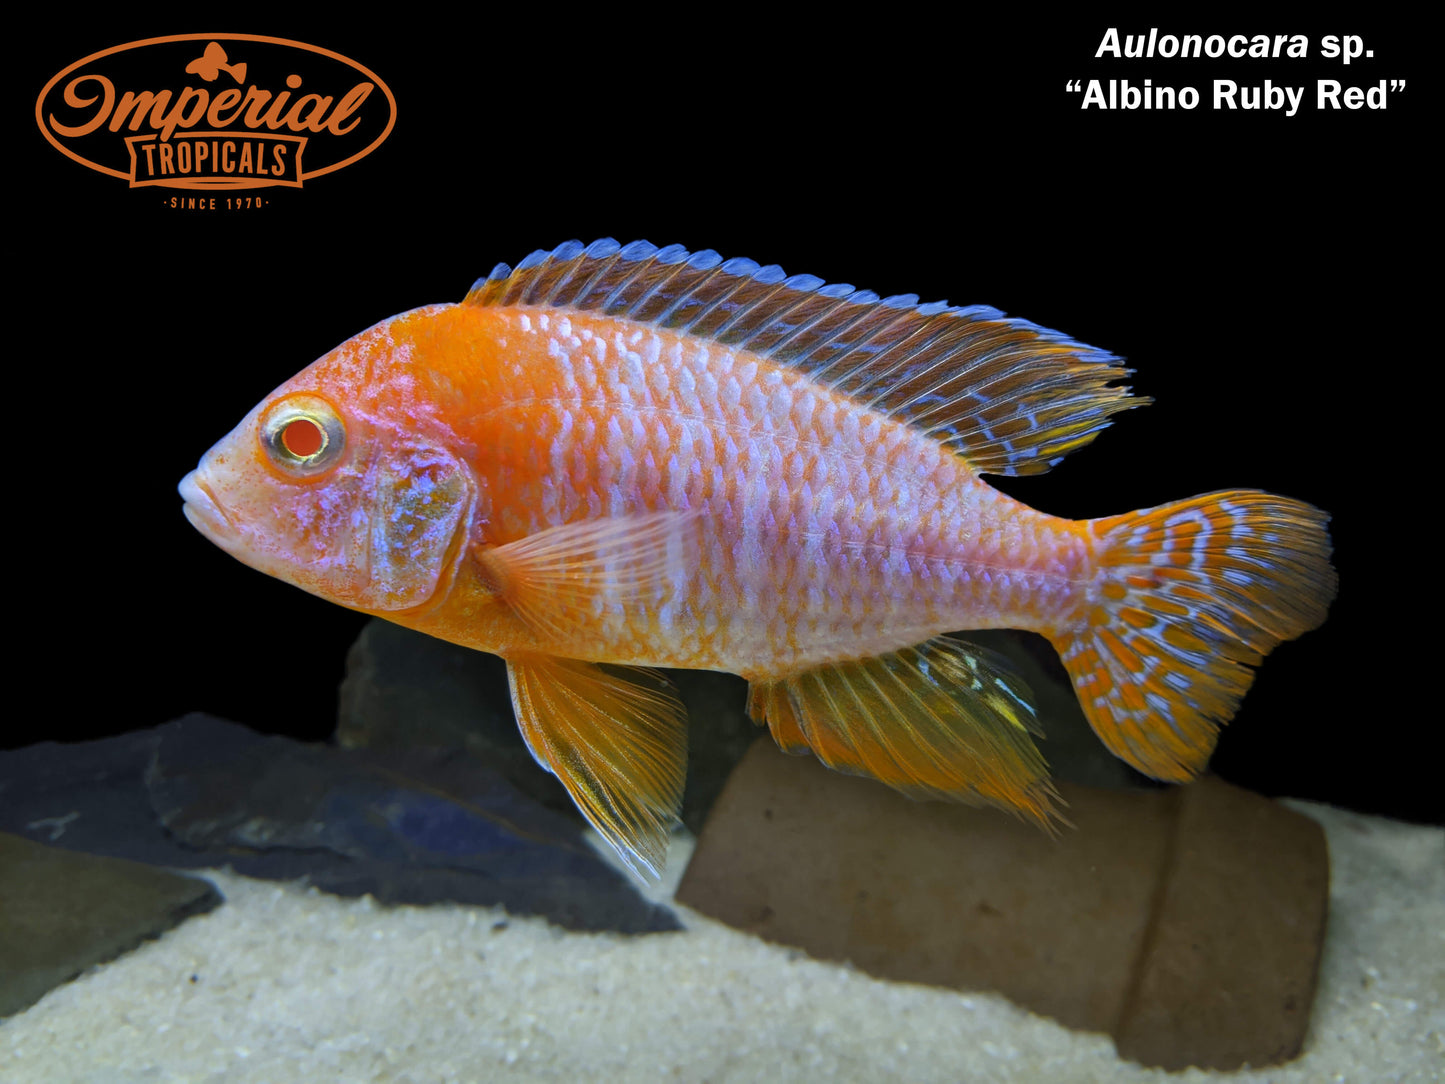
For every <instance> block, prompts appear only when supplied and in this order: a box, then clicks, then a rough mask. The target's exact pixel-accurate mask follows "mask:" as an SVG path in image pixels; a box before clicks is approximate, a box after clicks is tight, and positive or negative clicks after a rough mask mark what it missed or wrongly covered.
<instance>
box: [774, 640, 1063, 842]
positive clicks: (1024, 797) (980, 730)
mask: <svg viewBox="0 0 1445 1084" xmlns="http://www.w3.org/2000/svg"><path fill="white" fill-rule="evenodd" d="M1026 696H1027V690H1026V689H1025V688H1024V687H1023V685H1022V683H1021V682H1019V680H1018V679H1017V678H1015V677H1013V676H1012V675H1009V674H1008V673H1007V671H1006V669H1005V667H1004V664H1003V663H1002V661H1001V660H998V659H996V658H995V657H994V656H992V655H990V654H989V653H986V652H984V651H982V650H981V649H978V648H975V647H973V646H971V645H969V644H965V643H962V642H960V641H958V640H954V639H951V638H949V637H945V636H939V637H935V638H934V639H932V640H928V641H926V642H924V643H922V644H918V645H917V646H915V647H910V648H904V649H903V650H901V651H894V652H890V653H889V654H887V655H880V656H877V657H875V658H868V659H858V660H853V661H848V662H840V663H833V664H830V665H827V666H822V667H818V668H815V669H813V670H808V671H806V672H804V673H801V674H794V675H791V676H788V677H785V678H780V679H776V680H773V681H760V682H755V683H754V684H753V687H752V690H751V693H750V696H749V699H748V711H749V714H751V715H752V717H753V718H754V719H756V720H757V721H758V722H763V721H766V722H767V723H768V726H769V728H770V729H771V730H772V732H773V737H774V739H775V740H776V741H777V742H778V744H779V745H780V746H781V747H782V748H783V749H784V750H785V751H786V752H794V753H796V752H802V751H803V750H804V749H805V748H807V749H811V750H812V751H813V753H814V754H815V755H816V756H817V757H818V759H819V760H821V761H822V762H823V763H824V764H826V765H828V767H830V768H833V769H835V770H837V771H842V772H848V773H850V774H852V775H866V776H869V777H871V778H873V779H877V780H879V781H880V782H883V783H887V784H888V785H889V786H890V787H893V788H894V789H895V790H898V791H900V792H902V793H903V794H906V795H908V796H909V797H913V798H934V799H939V798H941V799H945V800H949V801H956V802H965V803H968V804H971V805H979V804H987V805H994V806H999V807H1002V808H1004V809H1008V810H1011V811H1013V812H1015V813H1017V814H1019V815H1020V816H1022V817H1024V818H1025V819H1027V820H1030V821H1033V822H1034V823H1036V824H1038V825H1040V826H1041V827H1043V828H1045V829H1046V830H1052V827H1053V821H1054V820H1055V819H1057V820H1062V818H1061V817H1060V816H1059V814H1058V812H1057V810H1056V808H1055V803H1056V802H1057V800H1058V795H1057V793H1056V792H1055V790H1054V788H1053V786H1052V784H1051V783H1050V782H1049V778H1048V766H1047V765H1046V764H1045V763H1044V759H1043V757H1042V756H1041V755H1040V754H1039V751H1038V749H1037V748H1036V747H1035V745H1034V743H1033V740H1032V739H1031V737H1030V734H1031V733H1037V732H1038V731H1037V724H1036V722H1035V719H1034V714H1033V709H1032V708H1031V707H1030V706H1029V703H1028V701H1027V700H1026V699H1025V697H1026Z"/></svg>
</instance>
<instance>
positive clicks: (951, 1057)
mask: <svg viewBox="0 0 1445 1084" xmlns="http://www.w3.org/2000/svg"><path fill="white" fill-rule="evenodd" d="M1291 804H1292V805H1294V807H1295V808H1297V809H1300V810H1301V811H1302V812H1304V813H1307V814H1308V815H1310V816H1312V817H1315V818H1316V819H1317V820H1319V821H1320V823H1321V824H1323V825H1324V827H1325V830H1326V833H1327V835H1328V838H1329V847H1330V859H1331V865H1332V883H1331V899H1330V920H1329V934H1328V938H1327V942H1326V947H1325V954H1324V961H1323V965H1322V970H1321V975H1320V984H1319V991H1318V995H1317V997H1316V1001H1315V1007H1314V1015H1313V1018H1312V1022H1311V1027H1310V1035H1309V1039H1308V1041H1307V1045H1306V1049H1305V1053H1304V1055H1303V1056H1302V1057H1301V1058H1299V1059H1298V1060H1296V1061H1294V1062H1292V1063H1290V1064H1288V1065H1285V1066H1278V1067H1273V1068H1267V1069H1261V1070H1255V1071H1251V1070H1245V1071H1241V1072H1237V1073H1229V1074H1219V1073H1205V1072H1201V1071H1198V1070H1189V1071H1186V1072H1184V1073H1177V1074H1167V1073H1163V1072H1159V1071H1156V1070H1149V1069H1144V1068H1141V1067H1139V1066H1137V1065H1133V1064H1131V1063H1129V1062H1125V1061H1122V1060H1120V1059H1119V1057H1118V1055H1117V1054H1116V1053H1115V1051H1114V1047H1113V1044H1112V1042H1111V1041H1110V1040H1109V1039H1108V1038H1107V1037H1106V1036H1103V1035H1095V1034H1085V1033H1079V1032H1074V1031H1070V1030H1068V1029H1066V1028H1063V1027H1061V1026H1059V1025H1057V1024H1055V1023H1053V1022H1052V1021H1050V1020H1047V1019H1044V1018H1041V1017H1037V1016H1034V1015H1032V1014H1030V1013H1028V1012H1025V1011H1023V1010H1021V1009H1018V1008H1015V1007H1014V1006H1013V1005H1011V1004H1010V1003H1009V1002H1007V1001H1005V1000H1003V999H1002V998H999V997H996V996H992V995H988V994H960V993H956V992H952V991H948V990H940V989H933V988H928V987H922V986H911V985H906V984H901V983H893V982H884V981H879V980H876V979H873V978H870V977H868V976H867V975H864V974H862V973H859V972H857V971H854V970H852V969H850V968H847V967H842V966H838V965H836V964H831V963H822V962H817V961H814V960H811V959H809V958H807V957H806V956H804V955H803V954H801V953H799V952H796V951H793V950H789V949H787V948H782V947H779V946H776V945H769V944H766V943H764V942H762V941H759V940H757V939H755V938H753V937H751V936H748V935H746V934H742V933H738V932H736V931H734V930H732V929H729V928H728V927H725V926H722V925H719V924H718V923H715V922H712V921H710V920H708V919H705V918H703V917H701V916H699V915H697V914H695V913H693V912H690V911H687V910H685V909H684V910H682V911H681V912H680V913H681V916H682V919H683V921H684V923H685V924H686V926H687V930H686V932H684V933H676V934H657V935H652V936H645V937H619V936H613V935H596V934H576V933H564V932H562V931H560V930H558V929H555V928H553V927H551V926H548V925H547V924H546V923H545V922H543V921H541V920H539V919H529V918H516V917H511V916H508V915H506V914H505V913H504V912H502V911H499V910H487V909H479V908H466V907H455V906H447V907H431V908H414V907H396V908H385V907H381V906H378V905H376V904H375V903H373V902H372V901H370V900H369V899H363V900H360V901H356V900H343V899H337V898H335V897H333V896H327V895H323V894H321V893H319V892H317V891H315V890H312V889H307V888H304V887H300V886H293V885H277V884H273V883H270V882H265V881H254V880H249V879H247V878H244V877H238V876H235V875H234V874H231V873H227V872H213V873H209V874H207V876H208V877H210V878H211V880H212V881H213V882H214V883H215V884H216V886H217V887H218V888H219V889H220V891H221V892H222V893H223V894H224V895H225V897H226V904H225V905H224V906H223V907H221V908H220V909H218V910H217V911H215V912H213V913H211V914H209V915H205V916H203V917H199V918H195V919H192V920H190V921H188V922H186V923H185V924H183V925H182V926H181V927H179V928H178V929H176V930H174V931H172V932H171V933H169V934H167V935H166V936H165V937H164V938H162V939H161V940H159V941H157V942H154V943H151V944H148V945H146V946H144V947H142V948H140V949H138V950H137V951H135V952H133V953H131V954H130V955H128V956H125V957H124V958H122V959H120V960H117V961H115V962H113V963H110V964H108V965H106V966H104V967H101V968H98V969H95V970H94V971H92V972H90V973H89V974H87V975H84V976H82V977H81V978H80V979H78V980H77V981H75V982H72V983H69V984H67V985H65V986H63V987H60V988H59V989H57V990H54V991H52V992H51V993H50V994H49V995H47V996H46V997H45V998H44V999H43V1000H42V1001H41V1002H40V1003H38V1004H37V1005H35V1006H34V1007H32V1008H31V1009H29V1010H27V1011H26V1012H24V1013H22V1014H20V1015H19V1016H17V1017H15V1018H13V1019H11V1020H9V1021H6V1022H4V1023H3V1024H0V1081H4V1082H5V1084H28V1082H36V1084H40V1082H44V1084H58V1082H71V1081H74V1082H86V1084H90V1082H94V1084H102V1082H103V1084H130V1082H141V1081H144V1082H146V1084H162V1082H167V1084H168V1082H173V1081H198V1082H199V1081H207V1082H211V1081H257V1082H267V1084H286V1082H292V1081H298V1082H299V1081H306V1082H314V1081H396V1082H416V1084H422V1082H426V1084H439V1082H443V1081H488V1080H547V1081H551V1080H567V1081H576V1080H597V1081H710V1082H716V1084H722V1082H726V1081H802V1080H807V1081H817V1080H849V1081H884V1080H906V1081H947V1082H958V1081H970V1082H994V1081H999V1082H1003V1081H1050V1082H1074V1081H1079V1082H1083V1081H1146V1080H1147V1081H1177V1082H1189V1081H1198V1080H1206V1079H1207V1080H1221V1081H1222V1080H1231V1081H1232V1080H1239V1081H1270V1082H1273V1084H1288V1082H1294V1081H1300V1082H1306V1081H1308V1082H1311V1084H1314V1082H1321V1081H1349V1082H1354V1081H1359V1082H1361V1084H1364V1082H1375V1081H1411V1082H1414V1081H1420V1082H1424V1081H1438V1080H1442V1079H1445V1075H1442V1073H1445V831H1442V830H1441V829H1439V828H1428V827H1418V826H1413V825H1406V824H1399V823H1396V822H1392V821H1386V820H1381V819H1379V818H1374V817H1366V816H1360V815H1357V814H1353V813H1348V812H1343V811H1340V810H1335V809H1330V808H1328V807H1324V806H1318V805H1312V804H1308V803H1291ZM686 850H687V844H686V842H685V841H680V842H679V844H678V846H677V848H676V849H675V851H674V854H673V855H672V857H671V860H670V866H671V868H672V869H674V870H677V869H680V868H681V866H682V865H683V864H684V862H685V860H686ZM661 891H662V893H663V894H664V895H666V893H667V892H668V891H669V887H668V886H663V888H662V890H661ZM1087 935H1088V933H1087V930H1080V936H1087Z"/></svg>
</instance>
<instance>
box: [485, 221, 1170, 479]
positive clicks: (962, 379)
mask: <svg viewBox="0 0 1445 1084" xmlns="http://www.w3.org/2000/svg"><path fill="white" fill-rule="evenodd" d="M466 304H470V305H490V306H513V305H519V306H543V307H548V308H559V309H573V310H576V311H586V312H596V313H599V314H601V315H605V316H611V317H616V318H619V319H626V320H634V321H638V322H640V323H648V324H653V325H655V326H657V327H662V328H667V329H670V330H673V331H678V332H684V333H686V334H689V335H696V336H699V337H702V338H706V339H710V340H712V341H714V342H718V343H721V344H723V345H726V346H728V347H731V348H733V349H739V350H748V351H751V352H753V353H755V354H758V355H760V356H762V357H766V358H769V359H771V360H772V361H775V362H777V363H779V364H783V365H787V366H790V367H792V368H796V369H798V370H800V371H802V372H804V373H807V374H808V375H809V376H810V377H811V378H812V379H814V380H816V381H818V382H820V383H822V384H825V385H826V386H828V387H830V388H832V389H834V390H835V391H838V392H840V393H842V394H845V395H848V396H850V397H851V398H853V399H854V400H856V401H857V402H859V403H861V404H863V405H865V406H867V407H870V408H872V409H875V410H878V411H880V412H882V413H885V414H888V415H890V416H892V417H895V418H898V419H900V420H903V421H906V422H908V423H909V424H911V425H913V426H915V427H917V428H919V429H922V430H923V431H924V432H926V433H928V434H929V435H930V436H933V437H935V438H936V439H937V440H939V441H941V442H943V443H944V444H946V445H948V446H949V447H951V448H953V449H954V450H955V451H956V452H958V453H959V454H960V455H962V456H963V457H964V458H966V459H967V460H968V461H969V463H970V464H971V465H972V466H973V468H974V469H975V470H977V471H980V472H982V473H985V474H1010V475H1017V474H1041V473H1043V472H1044V471H1046V470H1048V469H1049V468H1050V467H1052V466H1054V464H1056V463H1058V462H1059V460H1061V459H1062V458H1063V457H1064V456H1065V455H1067V454H1068V453H1069V452H1071V451H1073V450H1074V449H1076V448H1081V447H1083V446H1084V445H1085V444H1087V443H1089V441H1091V440H1093V439H1094V437H1095V436H1096V435H1097V434H1098V432H1099V431H1100V430H1101V429H1103V428H1105V427H1106V426H1107V425H1108V424H1109V422H1110V417H1111V415H1113V414H1115V413H1117V412H1118V411H1121V410H1126V409H1128V408H1129V407H1133V406H1139V405H1141V404H1143V403H1147V402H1148V401H1149V400H1148V399H1147V398H1143V397H1137V396H1133V395H1130V393H1129V389H1128V388H1127V387H1122V386H1119V385H1116V384H1114V383H1113V381H1116V380H1119V379H1122V378H1123V377H1125V376H1127V375H1128V374H1129V373H1130V372H1131V371H1132V370H1130V369H1127V368H1125V367H1124V365H1123V364H1122V362H1121V360H1120V359H1119V358H1117V357H1115V356H1114V355H1113V354H1109V353H1107V352H1105V351H1102V350H1096V349H1094V348H1093V347H1091V346H1085V345H1083V344H1082V343H1077V342H1074V341H1073V340H1072V339H1070V338H1069V337H1068V336H1067V335H1063V334H1060V333H1059V332H1057V331H1050V330H1048V329H1047V328H1042V327H1039V326H1038V325H1036V324H1031V323H1029V322H1028V321H1026V320H1016V319H1010V318H1008V317H1006V316H1004V315H1003V313H1001V312H999V311H998V310H997V309H992V308H989V307H987V306H983V305H973V306H968V307H960V306H956V305H948V304H946V303H944V302H941V301H939V302H930V303H928V304H922V305H920V304H919V303H918V297H917V295H914V294H901V295H897V296H894V297H887V298H880V297H879V296H878V295H877V294H875V293H872V292H871V291H867V290H855V289H854V288H853V287H852V286H850V285H847V284H844V283H833V284H831V285H828V284H825V283H824V282H823V280H822V279H819V278H816V277H815V276H812V275H792V276H789V275H785V274H784V273H783V270H782V268H780V267H778V266H777V265H769V266H767V267H760V266H759V265H758V264H756V263H754V262H753V261H752V260H743V259H732V260H724V259H723V258H722V257H721V256H719V255H718V254H717V253H716V252H713V251H712V250H710V249H708V250H704V251H702V252H688V251H687V250H686V249H684V248H683V247H682V246H680V245H668V246H667V247H666V248H658V247H657V246H656V245H652V244H649V243H648V242H646V241H633V242H632V243H631V244H628V245H619V244H618V243H617V242H616V241H614V240H612V239H611V238H604V239H602V240H600V241H594V242H593V243H592V244H590V245H586V246H583V245H582V244H581V243H580V242H577V241H568V242H566V243H565V244H562V245H558V246H557V247H556V248H555V249H553V250H551V251H550V252H548V251H545V250H538V251H536V252H534V253H532V254H531V255H530V256H528V257H527V258H526V259H524V260H523V261H522V262H521V263H520V264H518V265H517V267H516V268H515V269H513V268H510V267H508V266H507V265H506V264H498V265H497V266H496V267H495V268H494V269H493V270H492V273H491V274H490V275H488V276H487V277H486V278H484V279H478V280H477V282H476V283H475V284H473V286H472V289H471V291H470V292H469V293H468V294H467V297H466Z"/></svg>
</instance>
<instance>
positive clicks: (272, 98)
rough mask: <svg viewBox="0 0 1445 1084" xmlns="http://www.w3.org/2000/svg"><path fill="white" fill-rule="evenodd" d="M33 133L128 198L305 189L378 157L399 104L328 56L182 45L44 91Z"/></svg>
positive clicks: (261, 44) (96, 62) (96, 66)
mask: <svg viewBox="0 0 1445 1084" xmlns="http://www.w3.org/2000/svg"><path fill="white" fill-rule="evenodd" d="M35 122H36V123H37V124H38V125H40V130H41V132H43V133H44V134H45V138H46V139H48V140H50V142H51V144H52V145H54V147H55V149H56V150H58V151H60V153H61V154H63V155H65V156H66V157H68V158H73V159H74V160H75V161H77V162H79V163H80V164H81V165H83V166H85V167H87V168H88V169H93V170H96V171H97V172H99V173H106V174H109V175H110V176H112V177H120V178H123V179H124V180H126V181H128V182H129V183H130V186H131V187H132V188H141V187H147V186H160V187H164V188H200V189H226V188H268V187H272V186H275V185H284V186H288V187H291V188H300V187H301V185H302V183H303V182H305V181H308V180H311V179H313V178H315V177H322V176H325V175H326V174H328V173H334V172H336V171H337V170H338V169H344V168H345V167H347V166H349V165H351V164H352V163H353V162H356V161H358V160H360V159H362V158H365V157H366V156H367V155H368V154H370V153H371V152H372V151H374V150H376V148H377V147H379V146H381V144H382V142H383V141H384V140H385V139H386V137H387V136H389V135H390V134H391V129H392V127H393V126H394V125H395V124H396V99H395V98H394V97H393V96H392V93H391V89H390V88H389V87H388V86H387V85H386V84H385V83H383V82H382V81H381V80H380V79H379V78H377V76H376V74H375V73H374V72H372V71H371V70H370V69H369V68H366V67H363V66H362V65H360V64H358V63H357V62H356V61H354V60H350V59H348V58H346V57H344V56H342V55H341V54H340V53H333V52H332V51H331V50H329V49H321V48H318V47H317V46H315V45H307V44H305V43H304V42H299V41H288V40H287V39H285V38H270V37H262V36H260V35H256V34H175V35H172V36H170V37H164V38H147V39H146V40H144V41H133V42H129V43H128V44H125V45H117V46H115V47H114V48H112V49H105V50H103V51H101V52H99V53H92V54H91V55H90V56H88V57H85V58H84V59H83V60H77V61H76V62H75V63H74V64H71V65H70V66H69V67H68V68H66V69H65V70H63V71H61V72H60V73H59V74H58V75H56V76H55V77H54V78H52V79H51V80H50V82H48V83H46V84H45V89H44V90H42V91H41V92H40V97H39V98H37V99H36V101H35Z"/></svg>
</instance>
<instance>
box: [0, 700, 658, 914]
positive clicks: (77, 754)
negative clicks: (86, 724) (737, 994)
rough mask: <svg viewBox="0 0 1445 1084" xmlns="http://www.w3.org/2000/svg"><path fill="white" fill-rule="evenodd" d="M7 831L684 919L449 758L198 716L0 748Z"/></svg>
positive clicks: (382, 891) (389, 889)
mask: <svg viewBox="0 0 1445 1084" xmlns="http://www.w3.org/2000/svg"><path fill="white" fill-rule="evenodd" d="M0 785H3V787H4V795H5V801H4V802H3V803H0V829H6V830H10V831H14V832H17V833H19V834H23V835H26V836H27V837H30V838H34V839H48V841H49V842H52V843H54V844H55V845H56V846H61V847H67V848H71V849H81V850H87V851H90V852H92V853H100V854H109V855H120V856H127V857H133V858H138V859H141V860H146V861H153V862H158V863H163V864H166V865H172V866H183V867H205V866H223V865H230V866H232V867H233V868H234V869H235V870H236V871H237V872H238V873H242V874H246V875H248V876H252V877H267V878H271V879H275V880H293V879H297V878H305V879H307V880H308V881H309V882H310V883H312V884H314V885H316V886H317V887H318V888H321V889H323V890H326V891H330V892H335V893H337V894H340V895H361V894H363V893H369V894H371V895H373V896H374V897H376V898H377V899H378V900H380V901H381V902H383V903H414V904H425V903H433V902H441V901H452V902H459V903H473V904H482V905H501V906H504V907H506V908H507V909H508V910H510V911H512V912H514V913H517V914H534V915H541V916H542V917H545V918H547V919H548V920H550V921H552V922H554V923H556V924H557V925H560V926H563V927H565V928H568V929H586V930H602V929H607V930H617V931H620V932H627V933H643V932H653V931H660V930H670V929H676V928H677V921H676V919H675V918H674V917H673V916H672V914H671V913H670V912H669V911H667V910H666V909H665V908H662V907H660V906H658V905H656V904H653V903H650V902H648V901H646V900H644V899H643V898H642V897H641V896H639V895H638V894H637V892H636V891H635V890H634V888H633V887H632V885H631V883H630V882H629V881H628V880H627V879H626V877H625V876H624V875H623V874H621V873H619V872H618V871H617V870H615V869H614V868H612V867H611V866H609V865H608V864H607V863H605V862H604V861H602V860H601V859H600V858H599V857H598V856H597V855H596V854H595V852H593V851H592V849H591V848H590V847H589V846H588V845H587V843H586V841H585V840H584V839H583V838H582V834H581V829H580V827H579V826H578V825H577V823H576V822H574V821H573V820H571V819H570V818H566V817H562V816H559V815H558V814H556V813H553V812H551V811H549V810H547V809H544V808H542V807H540V806H538V805H536V803H534V802H532V801H531V800H530V799H528V798H527V797H526V796H525V795H523V794H520V793H519V792H518V791H516V789H515V788H513V787H511V786H510V785H509V784H507V782H506V781H505V780H504V779H502V778H501V777H500V776H499V775H497V774H496V773H494V772H490V771H487V770H486V769H484V768H479V767H478V766H477V765H476V764H475V763H472V762H470V761H466V762H463V761H462V760H461V759H459V758H456V757H455V756H453V755H452V754H448V753H444V752H437V751H427V750H416V751H412V752H410V753H402V752H398V751H388V752H384V753H373V752H368V751H349V750H343V749H337V748H335V747H332V746H326V745H314V744H306V743H302V742H296V741H292V740H291V739H288V738H282V737H274V736H273V737H266V736H262V735H259V734H256V733H254V732H252V731H250V730H248V729H247V728H245V727H241V726H238V725H236V724H234V723H228V722H225V721H223V720H219V719H214V718H212V717H210V716H206V715H201V714H193V715H188V716H186V717H185V718H183V719H180V720H177V721H175V722H173V723H168V724H166V725H165V726H162V727H158V728H156V729H155V730H153V731H148V732H145V733H143V734H139V735H126V736H124V737H123V738H120V739H105V740H103V741H101V742H93V743H82V744H80V745H67V746H62V745H57V744H55V743H41V744H40V745H37V746H31V747H29V748H27V749H20V750H14V751H11V752H5V753H0Z"/></svg>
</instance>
